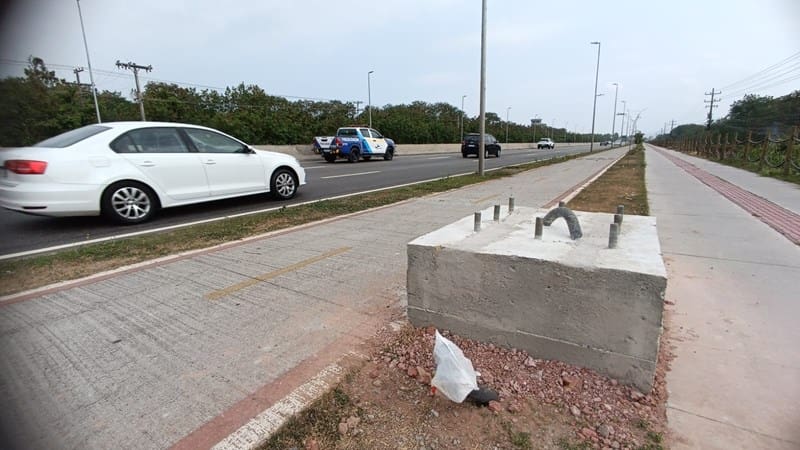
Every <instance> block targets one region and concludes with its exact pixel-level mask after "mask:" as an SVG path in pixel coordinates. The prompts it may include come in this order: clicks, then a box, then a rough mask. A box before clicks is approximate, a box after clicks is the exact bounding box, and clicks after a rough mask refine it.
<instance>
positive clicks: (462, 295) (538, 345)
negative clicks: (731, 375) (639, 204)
mask: <svg viewBox="0 0 800 450" xmlns="http://www.w3.org/2000/svg"><path fill="white" fill-rule="evenodd" d="M546 213H547V210H539V209H535V208H525V207H518V208H516V209H515V210H514V212H513V213H511V214H508V211H507V209H506V208H504V209H503V212H502V213H501V220H500V222H495V221H493V220H492V211H491V208H490V209H487V210H485V211H483V212H482V217H483V218H484V220H483V223H482V224H481V231H480V232H474V231H473V217H472V216H469V217H465V218H464V219H462V220H460V221H458V222H456V223H453V224H451V225H448V226H445V227H443V228H441V229H439V230H436V231H434V232H432V233H429V234H427V235H425V236H422V237H419V238H417V239H415V240H413V241H412V242H410V243H409V244H408V316H409V320H410V321H411V323H413V324H414V325H416V326H428V325H434V326H436V327H439V328H442V329H449V330H451V331H453V332H455V333H457V334H460V335H462V336H465V337H469V338H471V339H477V340H481V341H485V342H493V343H495V344H498V345H504V346H508V347H516V348H520V349H523V350H526V351H528V352H529V353H531V354H532V355H535V356H536V357H539V358H547V359H557V360H561V361H565V362H569V363H571V364H576V365H580V366H583V367H588V368H592V369H595V370H597V371H599V372H601V373H604V374H607V375H609V376H612V377H614V378H617V379H619V380H621V381H623V382H625V383H628V384H632V385H634V386H636V387H637V388H639V389H641V390H643V391H649V390H650V389H651V388H652V384H653V377H654V374H655V364H656V360H657V355H658V345H659V338H660V336H661V319H662V311H663V294H664V291H665V289H666V283H667V279H666V270H665V268H664V264H663V261H662V259H661V250H660V245H659V242H658V234H657V230H656V220H655V218H654V217H642V216H626V217H625V225H624V226H623V227H622V231H621V233H620V235H619V243H618V246H617V248H614V249H609V248H608V230H609V224H610V223H612V222H613V220H614V216H613V214H599V213H586V212H580V211H576V212H575V213H576V215H577V217H578V219H579V221H580V223H581V227H582V228H583V238H581V239H578V240H572V239H570V237H569V231H568V230H567V225H566V223H565V222H564V220H563V219H558V220H556V222H554V223H553V224H552V225H551V226H549V227H545V229H544V234H543V237H542V239H541V240H535V239H534V238H533V235H534V223H535V218H536V217H537V216H538V217H543V216H544V215H545V214H546Z"/></svg>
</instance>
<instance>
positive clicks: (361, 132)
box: [322, 126, 396, 163]
mask: <svg viewBox="0 0 800 450" xmlns="http://www.w3.org/2000/svg"><path fill="white" fill-rule="evenodd" d="M395 148H396V146H395V143H394V141H393V140H391V139H388V138H385V137H383V135H381V134H380V133H378V132H377V131H376V130H373V129H372V128H368V127H360V126H350V127H342V128H339V129H338V130H336V136H335V137H334V138H333V142H332V143H331V145H330V147H328V148H323V149H322V157H323V158H325V161H328V162H329V163H332V162H334V161H336V160H337V159H338V158H342V159H346V160H347V161H348V162H351V163H354V162H358V161H359V160H360V159H364V161H369V160H370V159H372V157H373V156H382V157H383V159H384V160H386V161H391V160H392V158H394V152H395Z"/></svg>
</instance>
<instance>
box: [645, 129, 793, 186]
mask: <svg viewBox="0 0 800 450" xmlns="http://www.w3.org/2000/svg"><path fill="white" fill-rule="evenodd" d="M658 144H659V145H661V146H663V147H667V148H671V149H673V150H677V151H680V152H683V153H687V154H691V155H695V156H700V157H702V158H706V159H711V160H717V161H720V162H726V163H733V164H734V165H737V166H743V167H746V168H749V169H752V170H757V171H758V172H762V171H765V170H767V169H772V170H771V171H772V172H775V171H778V172H779V173H781V172H782V174H783V175H786V176H789V175H800V131H798V127H797V126H794V127H791V128H788V127H787V129H785V130H784V131H783V132H780V131H767V132H766V133H763V132H759V131H758V130H748V131H746V132H713V131H711V132H706V133H703V134H702V135H700V136H696V137H691V138H681V139H669V138H667V139H665V140H663V141H661V142H658Z"/></svg>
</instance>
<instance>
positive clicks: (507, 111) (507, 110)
mask: <svg viewBox="0 0 800 450" xmlns="http://www.w3.org/2000/svg"><path fill="white" fill-rule="evenodd" d="M509 111H511V107H510V106H509V107H508V108H506V144H508V113H509Z"/></svg>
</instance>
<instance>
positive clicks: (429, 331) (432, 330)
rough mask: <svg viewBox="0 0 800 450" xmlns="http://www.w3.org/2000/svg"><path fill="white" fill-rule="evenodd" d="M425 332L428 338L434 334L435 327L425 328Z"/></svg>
mask: <svg viewBox="0 0 800 450" xmlns="http://www.w3.org/2000/svg"><path fill="white" fill-rule="evenodd" d="M425 332H426V333H428V335H429V336H433V335H435V334H436V327H433V326H430V327H428V328H425Z"/></svg>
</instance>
